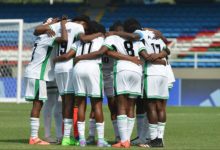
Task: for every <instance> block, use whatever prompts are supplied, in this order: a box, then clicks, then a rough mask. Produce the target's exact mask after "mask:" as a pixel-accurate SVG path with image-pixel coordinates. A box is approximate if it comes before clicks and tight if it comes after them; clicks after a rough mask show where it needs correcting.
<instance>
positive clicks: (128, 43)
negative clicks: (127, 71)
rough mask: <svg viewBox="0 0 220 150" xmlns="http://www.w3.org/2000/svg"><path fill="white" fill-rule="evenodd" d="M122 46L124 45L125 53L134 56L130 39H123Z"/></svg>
mask: <svg viewBox="0 0 220 150" xmlns="http://www.w3.org/2000/svg"><path fill="white" fill-rule="evenodd" d="M124 47H125V49H126V51H127V54H128V55H129V56H134V50H133V43H132V42H131V41H125V42H124Z"/></svg>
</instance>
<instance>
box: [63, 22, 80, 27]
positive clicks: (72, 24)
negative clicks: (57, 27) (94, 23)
mask: <svg viewBox="0 0 220 150" xmlns="http://www.w3.org/2000/svg"><path fill="white" fill-rule="evenodd" d="M66 26H67V27H72V28H83V26H82V25H81V24H78V23H75V22H67V23H66Z"/></svg>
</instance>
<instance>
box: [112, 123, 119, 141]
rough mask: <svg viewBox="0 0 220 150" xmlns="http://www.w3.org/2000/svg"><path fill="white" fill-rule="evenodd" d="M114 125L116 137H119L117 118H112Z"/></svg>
mask: <svg viewBox="0 0 220 150" xmlns="http://www.w3.org/2000/svg"><path fill="white" fill-rule="evenodd" d="M112 125H113V128H114V132H115V137H119V132H118V124H117V120H112Z"/></svg>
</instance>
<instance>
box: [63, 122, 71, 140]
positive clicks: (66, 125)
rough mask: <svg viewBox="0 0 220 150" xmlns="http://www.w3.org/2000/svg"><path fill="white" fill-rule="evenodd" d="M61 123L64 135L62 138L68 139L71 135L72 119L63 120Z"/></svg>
mask: <svg viewBox="0 0 220 150" xmlns="http://www.w3.org/2000/svg"><path fill="white" fill-rule="evenodd" d="M63 122H64V133H63V137H66V138H69V137H70V134H71V129H72V124H73V119H67V118H64V120H63Z"/></svg>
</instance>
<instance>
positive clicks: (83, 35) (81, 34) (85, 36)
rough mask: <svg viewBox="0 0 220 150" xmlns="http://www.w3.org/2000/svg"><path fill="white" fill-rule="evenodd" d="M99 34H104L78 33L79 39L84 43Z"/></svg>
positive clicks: (99, 34) (100, 34)
mask: <svg viewBox="0 0 220 150" xmlns="http://www.w3.org/2000/svg"><path fill="white" fill-rule="evenodd" d="M100 36H104V35H103V34H102V33H101V32H99V33H94V34H90V35H85V34H84V33H80V34H79V35H78V38H79V40H81V41H82V42H84V43H87V42H90V41H92V40H93V39H95V38H97V37H100Z"/></svg>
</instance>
